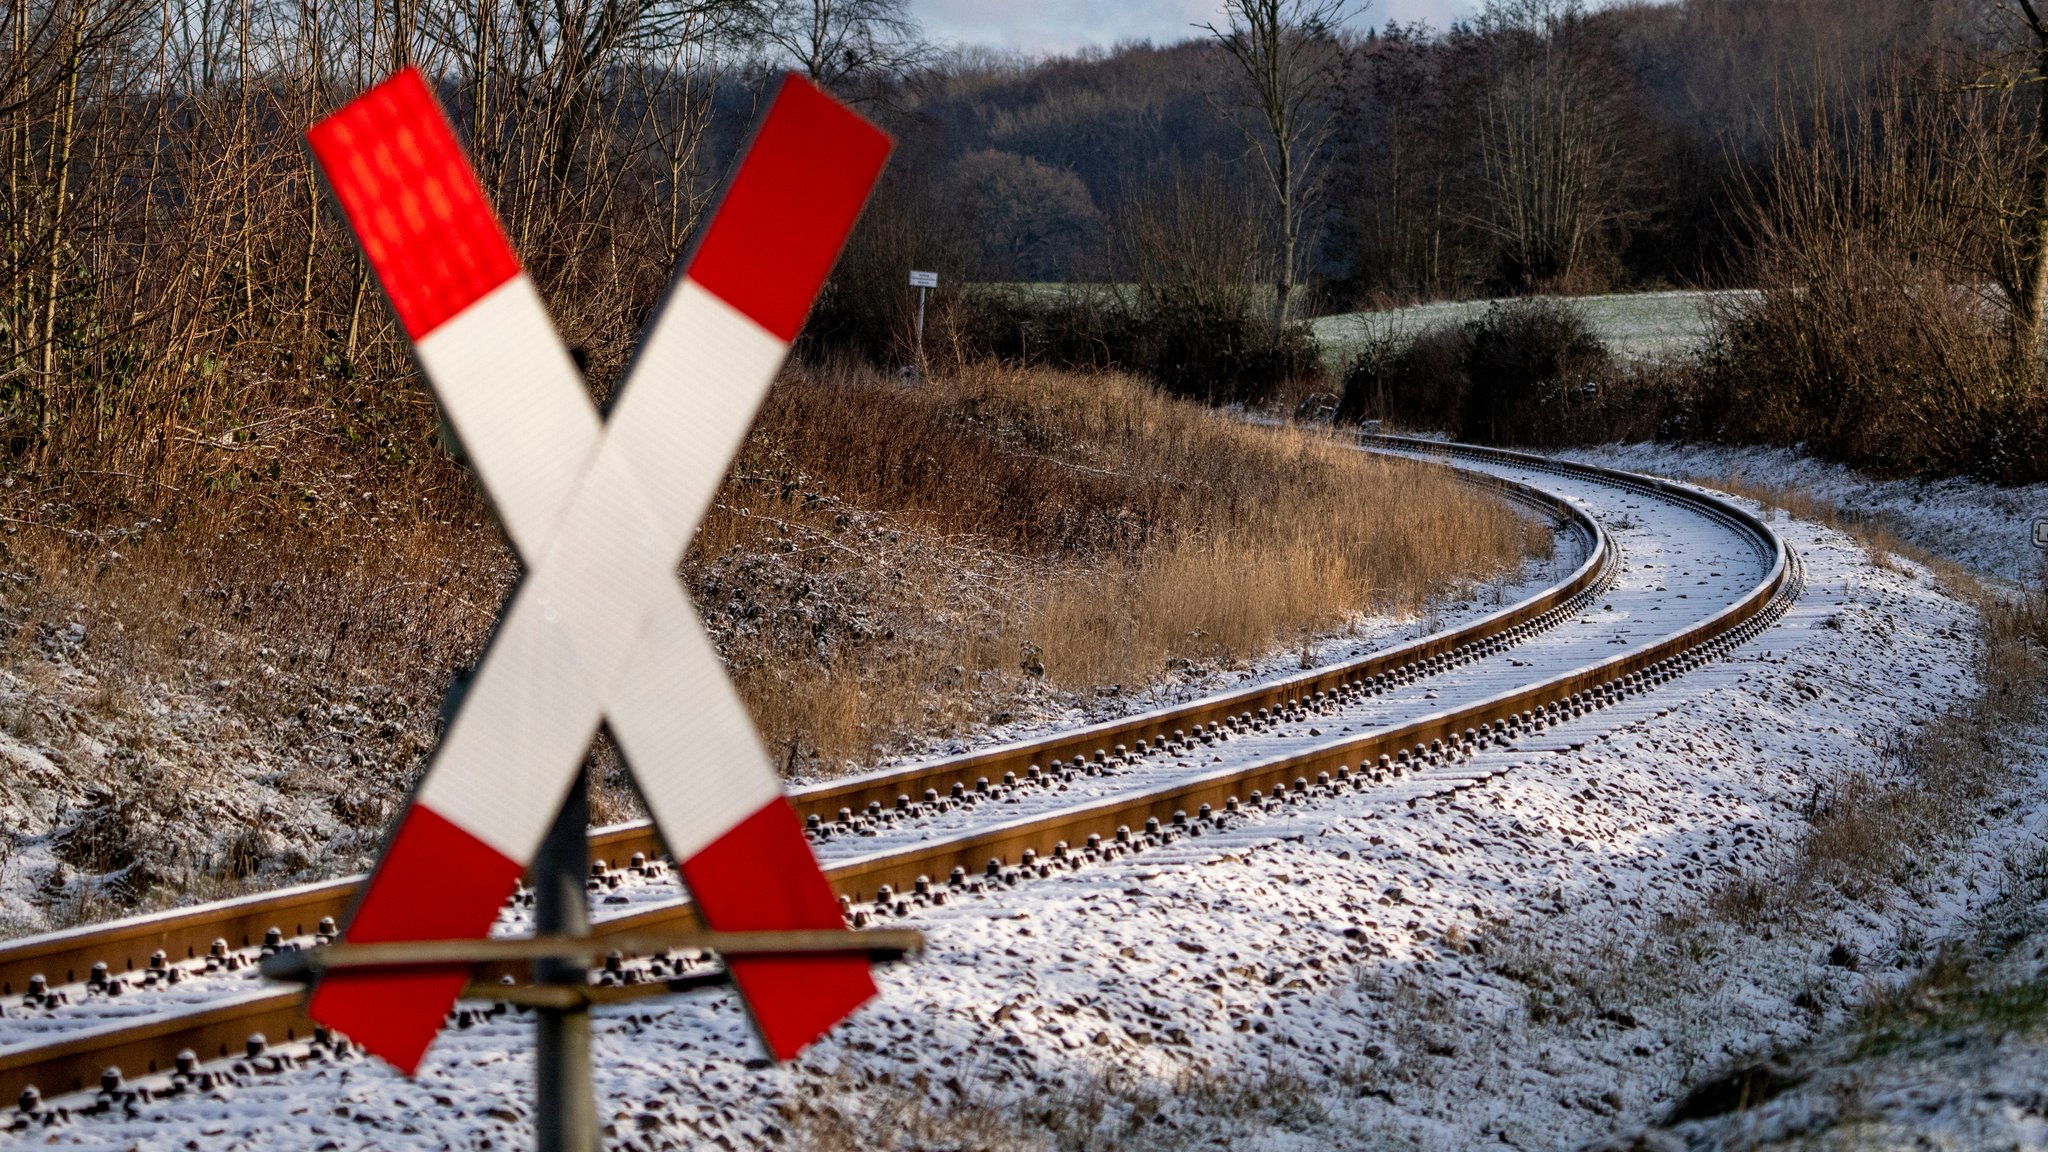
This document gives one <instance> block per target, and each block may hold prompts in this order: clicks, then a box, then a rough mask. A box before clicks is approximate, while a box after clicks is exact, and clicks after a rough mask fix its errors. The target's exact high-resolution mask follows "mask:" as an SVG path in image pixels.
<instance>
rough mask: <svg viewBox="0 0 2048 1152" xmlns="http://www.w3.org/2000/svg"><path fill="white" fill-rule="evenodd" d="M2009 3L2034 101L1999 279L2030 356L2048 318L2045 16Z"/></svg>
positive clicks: (2020, 343) (2015, 339) (2022, 2)
mask: <svg viewBox="0 0 2048 1152" xmlns="http://www.w3.org/2000/svg"><path fill="white" fill-rule="evenodd" d="M2013 3H2014V4H2015V5H2016V6H2017V15H2018V17H2019V25H2020V32H2021V38H2020V43H2019V44H2018V45H2016V50H2017V51H2016V54H2017V55H2018V56H2019V58H2020V62H2019V65H2018V67H2017V68H2014V69H2013V70H2012V75H2013V77H2014V80H2015V81H2016V82H2018V83H2031V84H2032V85H2034V89H2035V99H2036V102H2037V103H2036V107H2035V110H2034V116H2033V133H2032V139H2031V140H2029V141H2028V142H2027V148H2026V163H2025V172H2026V177H2025V180H2026V183H2025V194H2024V196H2023V198H2022V199H2021V201H2020V203H2018V204H2016V205H2014V206H2013V207H2012V210H2011V211H2010V212H2009V213H2008V221H2007V227H2006V234H2007V238H2008V243H2007V244H2006V245H2005V252H2004V258H2003V259H2002V260H2001V261H2000V268H1999V272H2000V277H1999V279H2000V281H2001V283H2002V284H2003V286H2004V288H2005V290H2006V294H2007V298H2008V299H2009V300H2010V301H2011V305H2010V306H2011V309H2012V344H2013V350H2014V352H2015V353H2017V354H2019V355H2021V356H2023V357H2025V358H2026V359H2028V360H2029V361H2031V360H2033V359H2034V358H2037V357H2038V356H2039V355H2040V353H2041V335H2042V327H2043V323H2044V318H2048V22H2044V21H2043V20H2042V16H2041V13H2042V6H2041V5H2040V4H2037V3H2036V2H2035V0H2013ZM2001 7H2003V5H2001Z"/></svg>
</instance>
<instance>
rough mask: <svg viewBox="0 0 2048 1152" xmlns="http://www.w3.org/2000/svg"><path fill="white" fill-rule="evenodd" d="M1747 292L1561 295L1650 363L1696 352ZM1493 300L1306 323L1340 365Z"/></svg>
mask: <svg viewBox="0 0 2048 1152" xmlns="http://www.w3.org/2000/svg"><path fill="white" fill-rule="evenodd" d="M1749 295H1751V293H1748V292H1630V293H1623V294H1617V295H1612V296H1561V297H1558V299H1559V300H1561V301H1562V302H1563V303H1564V304H1565V305H1567V306H1568V307H1570V308H1571V309H1572V310H1573V311H1576V312H1577V313H1578V314H1579V315H1581V316H1583V317H1585V320H1586V322H1587V323H1588V324H1590V325H1591V326H1592V328H1593V331H1594V333H1595V334H1596V335H1598V336H1599V337H1600V339H1601V340H1603V341H1605V342H1606V344H1607V347H1608V349H1609V350H1610V351H1612V352H1613V353H1614V354H1615V355H1616V356H1621V357H1626V358H1629V359H1652V358H1658V359H1661V358H1667V357H1674V356H1684V355H1688V354H1690V353H1693V352H1696V351H1698V350H1699V349H1700V348H1701V347H1702V346H1703V345H1704V344H1705V343H1706V342H1707V340H1708V339H1709V338H1710V337H1711V336H1712V335H1713V334H1714V331H1715V330H1716V328H1717V327H1718V323H1717V321H1716V318H1715V311H1714V310H1715V309H1716V308H1717V307H1720V306H1723V305H1726V304H1728V303H1732V302H1734V301H1736V300H1739V299H1742V298H1744V297H1747V296H1749ZM1501 302H1502V301H1498V300H1455V301H1442V302H1438V303H1433V304H1417V305H1414V306H1412V307H1408V308H1394V309H1390V310H1388V311H1385V312H1346V313H1343V314H1341V315H1337V316H1319V317H1317V318H1315V319H1314V320H1311V321H1309V327H1310V328H1311V329H1312V330H1313V331H1314V332H1315V335H1316V339H1317V340H1318V341H1320V342H1321V343H1322V346H1323V355H1324V357H1325V358H1326V359H1327V360H1328V361H1329V362H1330V363H1331V364H1333V365H1337V366H1339V367H1341V366H1342V365H1344V364H1346V363H1349V362H1350V360H1351V358H1352V357H1353V356H1356V355H1357V354H1358V350H1359V348H1360V347H1362V346H1363V345H1364V344H1365V343H1366V341H1368V340H1372V339H1384V338H1397V339H1398V338H1405V337H1412V336H1416V335H1419V334H1420V333H1422V332H1424V331H1426V330H1428V329H1430V328H1436V327H1440V326H1443V325H1447V324H1461V323H1464V322H1465V321H1467V320H1476V319H1478V318H1479V317H1480V316H1482V315H1484V314H1485V312H1486V310H1487V309H1488V308H1489V307H1491V306H1493V305H1494V304H1498V303H1501Z"/></svg>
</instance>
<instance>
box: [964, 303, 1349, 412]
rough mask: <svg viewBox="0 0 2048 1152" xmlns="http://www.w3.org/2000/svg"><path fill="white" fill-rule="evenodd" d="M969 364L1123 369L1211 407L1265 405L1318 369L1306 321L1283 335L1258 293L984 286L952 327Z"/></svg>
mask: <svg viewBox="0 0 2048 1152" xmlns="http://www.w3.org/2000/svg"><path fill="white" fill-rule="evenodd" d="M955 331H956V334H957V336H958V338H959V342H960V345H961V349H962V352H963V354H964V355H965V356H967V357H968V358H987V359H993V360H998V361H1001V362H1004V363H1009V364H1021V365H1033V366H1042V367H1050V368H1063V369H1072V370H1083V371H1090V370H1110V369H1113V370H1119V371H1127V372H1132V373H1137V374H1140V375H1143V376H1146V377H1149V378H1150V379H1151V380H1152V381H1153V382H1155V383H1157V384H1158V385H1159V386H1160V387H1161V388H1164V389H1165V390H1166V391H1167V392H1169V393H1171V394H1173V395H1175V396H1181V397H1185V398H1188V399H1193V400H1203V401H1206V402H1208V403H1212V404H1231V403H1242V404H1250V405H1258V404H1263V403H1265V402H1266V401H1268V400H1269V399H1271V398H1273V397H1274V396H1275V395H1276V393H1278V392H1279V391H1280V390H1281V387H1282V386H1283V385H1285V384H1287V383H1288V382H1290V381H1295V380H1302V379H1306V378H1309V377H1311V376H1314V375H1315V374H1316V373H1317V372H1318V371H1319V370H1320V356H1319V352H1318V349H1317V347H1316V343H1315V339H1314V337H1313V336H1311V335H1310V334H1309V331H1308V328H1307V326H1306V325H1300V324H1290V325H1288V326H1287V327H1285V328H1282V329H1281V330H1280V331H1279V333H1278V334H1277V335H1276V334H1275V332H1274V330H1273V326H1272V324H1271V322H1270V321H1269V320H1267V319H1266V318H1265V317H1264V316H1263V315H1261V314H1260V313H1259V312H1258V311H1257V310H1256V309H1255V308H1254V306H1253V302H1252V295H1251V293H1249V292H1247V293H1243V294H1241V295H1239V296H1234V297H1226V298H1222V299H1217V298H1202V299H1177V298H1175V296H1174V295H1173V294H1170V293H1160V292H1147V293H1137V292H1130V291H1127V290H1122V289H1118V288H1113V287H1109V286H1092V285H1090V286H1076V287H1070V288H1066V289H1064V290H1050V289H1048V290H1030V289H1003V290H999V289H984V290H981V291H977V292H974V293H972V294H970V295H969V296H968V297H967V298H966V299H965V300H964V301H963V302H962V304H961V306H960V309H959V315H958V319H957V327H956V329H955Z"/></svg>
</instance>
